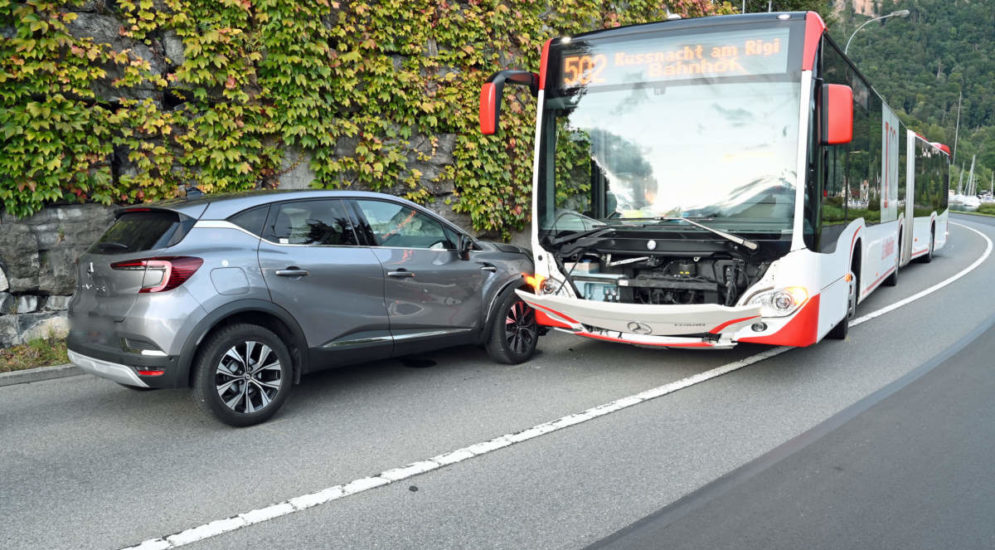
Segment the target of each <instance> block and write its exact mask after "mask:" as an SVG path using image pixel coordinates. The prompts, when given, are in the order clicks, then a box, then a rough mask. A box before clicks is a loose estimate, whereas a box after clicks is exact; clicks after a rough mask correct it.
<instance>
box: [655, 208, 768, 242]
mask: <svg viewBox="0 0 995 550" xmlns="http://www.w3.org/2000/svg"><path fill="white" fill-rule="evenodd" d="M655 219H656V220H657V221H663V222H669V221H680V222H685V223H689V224H691V225H693V226H695V227H700V228H701V229H704V230H705V231H708V232H710V233H714V234H716V235H718V236H720V237H722V238H723V239H726V240H729V241H732V242H734V243H736V244H738V245H740V246H745V247H746V248H749V249H750V250H756V249H757V248H759V247H760V245H758V244H757V243H755V242H754V241H751V240H749V239H744V238H743V237H739V236H736V235H733V234H732V233H726V232H725V231H722V230H719V229H715V228H714V227H709V226H707V225H705V224H703V223H700V222H696V221H694V220H692V219H690V218H684V217H681V216H675V217H669V218H655Z"/></svg>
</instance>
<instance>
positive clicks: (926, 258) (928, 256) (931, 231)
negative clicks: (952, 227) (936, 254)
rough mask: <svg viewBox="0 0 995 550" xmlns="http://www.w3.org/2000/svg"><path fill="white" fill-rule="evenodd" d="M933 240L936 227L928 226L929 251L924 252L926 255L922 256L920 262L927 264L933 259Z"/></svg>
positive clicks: (934, 239)
mask: <svg viewBox="0 0 995 550" xmlns="http://www.w3.org/2000/svg"><path fill="white" fill-rule="evenodd" d="M935 241H936V228H935V227H930V228H929V251H928V252H926V255H925V256H923V257H922V263H924V264H928V263H929V262H932V261H933V246H934V243H935Z"/></svg>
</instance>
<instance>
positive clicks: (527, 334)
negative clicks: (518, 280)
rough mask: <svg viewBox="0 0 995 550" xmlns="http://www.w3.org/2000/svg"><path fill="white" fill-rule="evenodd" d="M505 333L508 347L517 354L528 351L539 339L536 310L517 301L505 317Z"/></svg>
mask: <svg viewBox="0 0 995 550" xmlns="http://www.w3.org/2000/svg"><path fill="white" fill-rule="evenodd" d="M504 333H505V338H507V341H508V347H509V348H511V349H512V350H514V352H515V353H525V352H526V351H528V350H529V349H530V347H531V346H532V345H533V342H535V339H536V337H537V330H536V321H535V310H533V309H532V308H531V307H529V306H528V305H526V303H525V302H523V301H522V300H516V301H515V302H514V303H512V304H511V307H510V308H508V314H507V315H506V316H505V319H504Z"/></svg>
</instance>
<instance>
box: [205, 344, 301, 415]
mask: <svg viewBox="0 0 995 550" xmlns="http://www.w3.org/2000/svg"><path fill="white" fill-rule="evenodd" d="M196 369H197V370H196V372H195V375H194V388H193V389H194V391H193V396H194V400H195V401H196V402H197V404H198V405H199V406H200V407H201V409H203V410H204V411H205V412H208V413H210V414H212V415H213V416H214V417H215V418H217V419H218V420H220V421H222V422H224V423H225V424H228V425H230V426H251V425H253V424H258V423H260V422H263V421H265V420H267V419H269V418H270V417H271V416H273V414H274V413H276V411H277V410H278V409H279V408H280V406H281V405H283V402H284V401H286V400H287V396H288V395H289V394H290V389H291V386H292V385H293V376H292V372H293V371H292V363H291V358H290V352H289V351H288V350H287V346H286V345H284V344H283V342H282V341H281V340H280V338H279V337H278V336H277V335H276V334H273V332H271V331H269V330H267V329H265V328H263V327H260V326H257V325H251V324H236V325H231V326H229V327H225V328H224V329H222V330H221V331H219V332H217V333H215V334H214V335H213V336H211V338H210V339H209V340H207V342H206V343H205V345H204V347H203V348H202V350H201V353H200V354H199V356H198V358H197V364H196Z"/></svg>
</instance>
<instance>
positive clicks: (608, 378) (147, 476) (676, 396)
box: [0, 217, 995, 548]
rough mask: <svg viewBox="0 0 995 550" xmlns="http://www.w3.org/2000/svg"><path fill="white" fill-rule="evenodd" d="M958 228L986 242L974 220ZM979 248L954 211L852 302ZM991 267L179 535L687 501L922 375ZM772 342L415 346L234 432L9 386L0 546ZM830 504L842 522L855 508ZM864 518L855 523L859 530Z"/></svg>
mask: <svg viewBox="0 0 995 550" xmlns="http://www.w3.org/2000/svg"><path fill="white" fill-rule="evenodd" d="M965 223H968V224H970V225H972V226H977V227H978V228H980V229H981V230H982V231H983V232H984V233H986V234H987V235H989V236H990V237H995V226H993V225H992V224H991V223H990V222H989V221H988V219H983V218H974V217H971V218H967V221H966V222H965ZM986 244H987V243H986V242H985V241H984V240H983V239H982V238H981V237H979V236H977V235H976V234H974V233H972V232H970V231H968V230H966V229H963V228H961V227H956V226H954V227H952V228H951V242H950V244H949V245H948V247H947V248H945V249H944V250H942V251H940V252H939V253H938V255H937V258H936V259H935V261H934V262H933V263H932V264H929V265H919V264H913V265H911V266H909V267H908V268H906V269H903V270H902V272H901V280H900V283H899V286H898V287H896V288H882V289H880V290H878V291H876V292H875V293H874V294H872V295H871V297H870V298H868V299H867V300H866V301H865V302H864V303H862V304H861V307H860V310H859V312H858V315H863V314H866V313H869V312H872V311H875V310H877V309H880V308H882V307H885V306H887V305H888V304H891V303H894V302H896V301H898V300H900V299H902V298H904V297H907V296H911V295H913V294H915V293H917V292H919V291H920V290H923V289H925V288H927V287H930V286H932V285H933V284H935V283H937V282H939V281H941V280H944V279H946V278H948V277H951V276H953V275H955V274H957V273H959V272H961V271H963V270H964V269H965V268H966V267H967V266H968V265H969V264H971V263H972V262H974V261H975V260H976V259H977V258H978V257H979V256H980V255H981V254H982V253H983V251H984V250H985V247H986ZM993 281H995V260H989V261H986V262H985V263H983V264H982V265H981V266H980V267H978V268H977V269H976V270H975V271H973V272H971V273H970V274H968V275H966V276H965V277H963V278H961V279H959V280H957V281H955V282H954V283H952V284H951V285H949V286H947V287H944V288H943V289H941V290H939V291H937V292H935V293H933V294H930V295H928V296H925V297H923V298H921V299H919V300H917V301H915V302H912V303H910V304H908V305H907V306H905V307H903V308H901V309H899V310H897V311H894V312H892V313H889V314H886V315H883V316H881V317H878V318H876V319H872V320H870V321H868V322H866V323H863V324H862V325H860V326H857V327H854V328H852V329H851V331H850V337H849V338H848V340H847V341H845V342H833V341H826V342H823V343H821V344H819V345H817V346H814V347H811V348H806V349H798V350H792V351H788V352H786V353H783V354H780V355H777V356H775V357H772V358H769V359H766V360H763V361H760V362H757V363H755V364H752V365H750V366H748V367H745V368H743V369H740V370H737V371H735V372H733V373H731V374H726V375H724V376H721V377H718V378H714V379H711V380H709V381H707V382H703V383H700V384H696V385H692V386H690V387H688V388H686V389H681V390H679V391H676V392H674V393H670V394H668V395H666V396H663V397H659V398H656V399H653V400H650V401H646V402H643V403H640V404H638V405H634V406H631V407H629V408H625V409H623V410H619V411H618V412H614V413H612V414H608V415H605V416H602V417H600V418H597V419H594V420H591V421H589V422H585V423H582V424H578V425H575V426H571V427H569V428H565V429H561V430H558V431H555V432H553V433H549V434H546V435H543V436H541V437H537V438H534V439H531V440H528V441H525V442H522V443H518V444H515V445H511V446H508V447H505V448H502V449H498V450H496V451H493V452H490V453H488V454H484V455H482V456H479V457H475V458H472V459H469V460H466V461H463V462H460V463H458V464H453V465H450V466H446V467H443V468H439V469H437V470H434V471H432V472H429V473H426V474H423V475H419V476H416V477H412V478H410V479H405V480H402V481H399V482H396V483H392V484H390V485H386V486H383V487H379V488H375V489H371V490H368V491H365V492H362V493H360V494H356V495H353V496H349V497H346V498H342V499H339V500H335V501H333V502H330V503H328V504H323V505H320V506H316V507H314V508H309V509H307V510H304V511H300V512H296V513H292V514H290V515H286V516H283V517H279V518H276V519H273V520H270V521H266V522H263V523H260V524H258V525H253V526H250V527H246V528H243V529H239V530H236V531H233V532H230V533H226V534H222V535H219V536H216V537H212V538H207V539H205V540H203V541H201V542H198V543H195V544H193V545H192V546H191V547H199V548H243V547H245V546H247V545H252V546H261V547H268V548H301V547H322V548H580V547H584V546H587V545H589V544H592V543H595V542H597V541H602V540H604V539H605V538H606V537H609V536H610V535H612V534H613V533H616V532H618V531H619V530H622V529H624V528H626V527H627V526H629V525H631V524H633V523H634V522H637V521H639V520H640V519H642V518H647V517H655V514H657V512H659V511H660V510H661V509H665V508H667V507H668V506H671V505H674V503H675V502H677V501H679V500H681V499H682V498H684V497H687V499H685V502H686V501H687V500H694V499H695V497H694V495H695V494H700V492H701V490H702V488H704V492H708V491H709V487H714V484H713V482H715V481H716V480H720V479H723V478H726V479H728V478H729V477H730V476H732V475H734V472H736V471H738V470H739V469H740V468H742V467H743V466H746V465H750V464H756V463H757V462H755V461H757V460H758V459H759V461H760V462H763V460H764V459H763V457H765V456H768V455H769V453H771V452H772V451H773V452H775V453H782V454H783V453H784V452H785V451H784V449H785V447H784V444H785V443H786V442H790V441H792V440H796V438H799V437H801V438H804V437H805V434H811V433H813V430H815V431H816V432H818V430H819V428H818V427H819V426H820V425H822V426H825V424H824V423H825V422H826V421H827V420H830V421H831V422H832V420H831V419H833V418H839V417H838V416H836V415H838V414H839V413H841V412H843V414H844V415H845V414H847V413H846V412H845V411H850V410H852V409H851V407H853V406H854V404H855V403H859V402H861V401H862V400H865V399H867V398H868V397H869V396H872V395H873V394H875V392H878V391H880V390H882V388H886V387H890V386H889V385H891V384H893V383H894V382H895V381H897V380H900V379H902V378H903V377H905V376H907V375H909V373H912V372H917V373H918V372H921V371H922V370H924V368H925V367H924V365H929V364H931V361H932V362H935V358H936V357H938V356H941V355H942V354H945V353H948V351H949V350H950V349H951V347H952V346H955V345H958V343H961V344H962V343H963V342H962V340H964V338H965V337H967V336H969V335H971V334H972V332H976V330H977V327H978V326H981V325H983V324H984V323H985V322H987V321H988V320H989V318H990V316H991V314H992V312H993V311H995V293H991V292H990V291H988V290H987V289H988V288H990V286H991V283H992V282H993ZM766 349H768V348H764V347H760V346H741V347H738V348H736V349H735V350H732V351H728V352H691V351H683V352H682V351H660V350H646V349H639V348H632V347H627V346H621V345H617V344H611V343H603V342H596V341H588V340H581V339H576V338H574V337H570V336H567V335H562V334H551V335H550V336H549V337H547V338H545V339H544V340H542V341H541V342H540V350H541V352H542V353H541V354H540V355H539V356H537V357H536V358H535V359H534V360H533V361H531V362H529V363H527V364H525V365H521V366H517V367H511V368H509V367H506V366H500V365H495V364H492V363H491V362H489V361H488V360H487V358H486V355H485V354H484V353H483V352H482V351H480V350H478V349H475V348H458V349H455V350H449V351H444V352H438V353H435V354H430V355H428V356H427V357H428V358H430V359H432V360H433V361H434V362H435V363H436V364H435V365H434V366H431V367H427V368H414V367H415V366H423V365H411V366H406V365H405V364H404V363H402V362H401V361H396V360H394V361H384V362H379V363H374V364H368V365H361V366H356V367H348V368H344V369H339V370H336V371H331V372H327V373H322V374H319V375H315V376H310V377H307V378H306V379H305V380H304V384H303V385H301V386H299V387H297V388H296V389H295V393H294V394H293V395H292V396H291V398H290V401H289V402H288V403H287V404H286V406H285V407H284V408H283V410H281V412H280V413H279V414H278V415H277V417H276V418H274V420H273V421H271V422H269V423H267V424H264V425H262V426H257V427H253V428H248V429H242V430H233V429H230V428H227V427H225V426H223V425H220V424H218V423H216V422H215V421H213V420H211V419H210V418H207V417H205V416H203V415H202V414H201V413H200V412H199V411H198V410H197V409H196V408H195V407H194V406H193V403H192V401H191V400H190V397H189V395H188V393H187V392H185V391H181V390H175V391H173V390H170V391H158V392H144V393H139V392H133V391H130V390H127V389H124V388H121V387H119V386H116V385H115V384H113V383H111V382H107V381H105V380H101V379H97V378H94V377H90V376H81V377H73V378H64V379H59V380H51V381H45V382H38V383H34V384H25V385H19V386H9V387H3V388H0V517H2V518H4V521H3V522H2V523H0V547H2V548H65V547H72V548H121V547H125V546H130V545H134V544H138V543H140V542H142V541H145V540H149V539H157V538H159V537H165V536H168V535H171V534H174V533H178V532H181V531H184V530H187V529H190V528H194V527H197V526H201V525H204V524H207V523H210V522H212V521H215V520H221V519H224V518H228V517H231V516H235V515H237V514H240V513H244V512H248V511H250V510H254V509H258V508H261V507H265V506H268V505H270V504H274V503H278V502H282V501H285V500H287V499H291V498H294V497H297V496H300V495H304V494H307V493H312V492H315V491H318V490H321V489H324V488H326V487H331V486H335V485H339V484H344V483H348V482H350V481H352V480H356V479H360V478H365V477H367V476H371V475H376V474H377V473H379V472H383V471H385V470H388V469H391V468H396V467H399V466H403V465H406V464H409V463H412V462H416V461H420V460H424V459H427V458H429V457H433V456H436V455H439V454H440V453H444V452H447V451H452V450H454V449H459V448H463V447H466V446H468V445H473V444H475V443H479V442H483V441H487V440H489V439H492V438H495V437H498V436H501V435H503V434H510V433H515V432H519V431H521V430H525V429H527V428H530V427H532V426H535V425H537V424H540V423H544V422H548V421H550V420H555V419H557V418H560V417H564V416H566V415H571V414H574V413H578V412H580V411H584V410H586V409H588V408H590V407H595V406H597V405H600V404H603V403H608V402H610V401H613V400H616V399H619V398H622V397H625V396H629V395H632V394H636V393H639V392H642V391H645V390H647V389H650V388H655V387H659V386H661V385H664V384H668V383H672V382H675V381H678V380H682V379H685V378H686V377H688V376H692V375H695V374H699V373H703V372H707V371H709V370H710V369H713V368H715V367H719V366H722V365H726V364H729V363H731V362H734V361H737V360H740V359H743V358H746V357H749V356H752V355H755V354H757V353H759V352H762V351H764V350H766ZM917 369H918V370H917ZM938 370H939V367H938V368H937V371H938ZM924 379H925V378H924ZM958 382H959V383H958ZM977 385H979V384H973V383H972V381H971V380H963V379H954V380H953V381H952V382H950V383H948V384H946V385H943V386H942V388H944V391H946V392H951V393H954V395H953V396H952V397H951V398H952V399H957V397H956V393H955V392H957V391H962V392H965V395H964V400H963V401H964V403H968V402H970V401H969V398H968V393H970V392H971V391H975V392H976V391H978V390H979V388H978V387H975V386H977ZM911 388H912V386H911V385H910V386H909V387H908V389H911ZM905 391H906V390H902V392H899V393H896V394H895V395H896V396H897V395H901V394H902V393H904V392H905ZM927 393H928V392H927ZM882 403H884V402H883V401H882ZM837 431H839V430H835V431H829V432H827V434H829V435H826V436H824V437H819V438H814V439H813V441H816V442H817V443H812V444H811V445H809V446H799V450H797V451H794V452H795V453H804V452H806V449H810V448H813V447H812V445H816V444H822V443H821V442H823V441H828V438H829V437H830V436H834V435H836V432H837ZM889 441H892V445H895V446H900V447H901V449H892V448H889V449H888V452H889V453H892V452H894V453H899V452H904V453H905V454H908V453H909V450H908V445H907V443H908V440H907V439H901V438H899V439H897V440H894V439H892V440H889ZM882 452H883V451H882ZM779 456H780V455H779ZM789 456H794V455H793V454H791V455H789ZM882 456H891V455H888V454H884V455H882ZM799 460H800V459H799ZM801 462H802V464H800V465H799V466H798V467H799V468H800V467H804V462H805V461H804V460H801ZM781 463H783V464H785V465H787V464H788V462H781ZM947 464H950V465H951V466H954V468H947ZM972 464H974V465H975V466H979V467H980V464H976V463H972ZM935 465H936V467H937V468H942V469H943V470H944V473H943V475H944V476H947V477H958V478H959V477H961V476H962V475H963V476H964V479H965V480H966V479H968V477H971V478H972V479H974V478H976V476H977V470H976V469H974V468H966V467H965V469H964V471H963V474H961V470H960V466H961V465H962V463H956V462H951V463H942V462H939V463H935ZM910 467H911V466H910ZM766 471H770V472H773V471H775V470H774V469H773V468H769V469H768V470H766ZM834 471H835V470H834ZM911 472H912V474H913V475H914V474H915V473H916V472H922V470H912V471H911ZM923 474H925V472H923ZM756 479H759V476H758V477H756ZM857 481H859V480H857ZM918 487H922V488H923V490H925V489H926V488H927V486H926V485H920V486H918ZM798 490H804V488H802V487H799V489H798ZM911 490H912V489H910V491H911ZM868 491H870V488H868ZM867 494H870V492H869V493H867ZM689 495H691V496H689ZM906 495H907V493H903V498H911V497H907V496H906ZM918 496H919V498H925V495H918ZM841 498H842V499H844V500H845V497H841ZM721 500H722V499H717V500H716V502H718V501H721ZM989 500H993V499H989ZM770 502H771V503H772V504H771V506H776V505H777V503H776V502H774V501H770ZM782 504H783V503H782ZM813 506H815V504H813ZM835 512H836V513H838V514H839V516H838V519H839V521H842V520H843V519H844V518H845V517H848V516H846V515H844V514H843V513H842V512H840V511H839V510H836V511H835ZM820 513H823V514H829V515H832V514H833V513H834V509H828V511H826V510H823V511H822V512H820ZM657 515H658V514H657ZM687 517H688V518H691V516H687ZM989 517H990V515H989ZM887 519H889V518H888V517H884V520H887ZM759 521H763V520H759ZM785 521H790V518H786V519H785ZM675 525H676V524H675ZM701 525H703V527H702V528H703V529H705V528H708V526H709V525H710V523H709V522H704V523H702V524H701ZM755 527H756V526H755ZM874 527H875V526H874V525H868V527H867V531H868V536H870V531H871V530H873V528H874ZM630 531H631V530H630ZM716 536H718V535H716ZM852 536H853V537H857V538H856V539H854V540H856V541H858V542H859V541H862V540H863V541H869V543H868V544H858V545H859V546H866V547H873V546H877V545H876V544H874V542H875V541H877V540H878V539H876V538H868V539H861V538H860V537H861V535H860V531H859V530H857V531H855V532H854V533H852ZM875 536H876V535H875ZM783 540H784V541H786V543H790V542H791V541H792V539H788V538H785V539H783ZM795 540H797V539H795ZM699 547H700V546H699Z"/></svg>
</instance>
